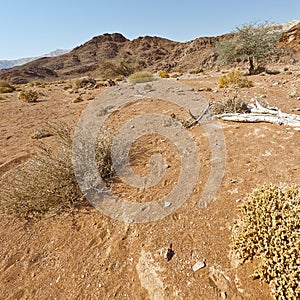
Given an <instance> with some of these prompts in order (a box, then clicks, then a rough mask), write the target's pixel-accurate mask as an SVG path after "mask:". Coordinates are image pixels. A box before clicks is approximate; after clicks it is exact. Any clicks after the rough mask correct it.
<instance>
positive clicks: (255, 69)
mask: <svg viewBox="0 0 300 300" xmlns="http://www.w3.org/2000/svg"><path fill="white" fill-rule="evenodd" d="M248 60H249V65H250V68H249V75H257V74H260V73H262V72H265V71H266V68H265V67H262V66H260V65H259V62H258V59H255V58H254V57H252V56H249V58H248Z"/></svg>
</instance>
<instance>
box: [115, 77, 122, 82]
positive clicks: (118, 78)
mask: <svg viewBox="0 0 300 300" xmlns="http://www.w3.org/2000/svg"><path fill="white" fill-rule="evenodd" d="M120 81H123V78H121V77H116V78H115V79H114V82H120Z"/></svg>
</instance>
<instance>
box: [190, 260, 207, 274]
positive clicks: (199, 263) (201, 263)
mask: <svg viewBox="0 0 300 300" xmlns="http://www.w3.org/2000/svg"><path fill="white" fill-rule="evenodd" d="M205 266H206V264H205V260H202V261H197V262H196V263H195V264H194V265H193V268H192V269H193V271H194V272H197V271H198V270H200V269H202V268H204V267H205Z"/></svg>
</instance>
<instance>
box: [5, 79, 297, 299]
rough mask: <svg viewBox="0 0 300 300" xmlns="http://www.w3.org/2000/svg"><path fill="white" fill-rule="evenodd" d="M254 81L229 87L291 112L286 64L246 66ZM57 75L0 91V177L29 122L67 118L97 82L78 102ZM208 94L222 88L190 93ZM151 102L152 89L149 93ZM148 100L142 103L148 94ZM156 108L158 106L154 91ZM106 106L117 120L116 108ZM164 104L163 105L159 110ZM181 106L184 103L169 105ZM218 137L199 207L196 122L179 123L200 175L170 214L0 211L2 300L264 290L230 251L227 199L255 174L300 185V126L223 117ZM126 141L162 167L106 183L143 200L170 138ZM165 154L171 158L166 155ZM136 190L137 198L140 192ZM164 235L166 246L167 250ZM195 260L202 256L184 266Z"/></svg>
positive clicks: (75, 115) (232, 212)
mask: <svg viewBox="0 0 300 300" xmlns="http://www.w3.org/2000/svg"><path fill="white" fill-rule="evenodd" d="M219 76H220V74H215V73H214V74H208V75H201V76H198V77H195V78H194V77H193V78H190V79H186V80H182V81H181V82H182V83H184V84H185V85H188V86H191V87H193V88H194V89H195V91H197V90H198V89H201V88H203V87H211V88H212V89H213V90H215V89H216V88H217V80H218V77H219ZM251 79H252V80H253V81H254V84H255V86H254V87H253V88H250V89H239V90H238V93H239V97H241V98H242V99H243V100H247V101H250V99H252V98H253V97H254V96H257V97H260V96H262V95H265V96H263V97H266V98H263V99H266V100H267V101H268V102H269V104H270V105H272V106H278V107H279V108H281V110H282V111H284V112H287V113H296V114H300V112H299V108H300V101H299V100H297V99H295V98H289V97H288V86H289V83H290V82H291V81H294V80H296V76H295V74H279V75H266V76H254V77H251ZM63 87H64V84H63V83H62V84H51V85H49V86H46V88H39V90H40V91H41V92H42V93H43V94H44V96H43V97H41V99H42V101H40V102H37V103H35V104H28V103H23V102H21V101H19V100H18V99H17V92H15V93H13V94H8V95H5V96H2V95H1V97H2V98H1V100H0V114H1V118H0V132H1V135H0V141H1V148H0V151H1V152H0V154H1V155H0V176H1V175H3V174H4V173H5V172H6V171H8V170H9V169H11V168H13V167H14V166H16V165H18V164H20V163H21V162H23V161H26V160H27V159H28V158H29V157H30V156H31V155H33V154H34V153H35V146H34V140H33V139H32V138H31V135H32V133H33V132H34V130H36V129H38V128H41V127H42V126H43V124H44V123H45V122H47V121H51V120H57V119H58V120H63V121H65V122H67V123H68V124H70V126H72V127H74V126H75V124H76V122H77V121H78V119H79V117H80V114H81V112H82V111H83V110H84V108H85V107H86V106H87V105H88V104H89V103H90V101H89V100H87V99H90V98H92V97H94V96H96V95H97V94H99V93H100V92H101V90H99V89H96V90H87V91H85V94H84V95H83V96H82V97H83V99H84V101H83V102H81V103H72V99H74V98H75V97H76V95H74V94H69V93H68V91H65V90H64V89H63ZM234 93H235V91H234V90H227V92H226V95H227V96H230V95H233V94H234ZM199 95H201V97H203V98H205V99H206V100H207V101H211V100H221V99H222V98H223V97H224V91H218V92H205V91H202V92H199ZM153 101H154V102H155V99H154V100H153ZM153 101H152V103H153ZM138 102H139V104H138V105H137V106H136V107H134V106H132V107H129V108H128V107H127V108H125V110H126V109H127V110H128V109H129V110H130V109H131V110H132V111H133V112H134V113H133V114H135V113H136V114H139V113H141V112H143V111H147V110H149V108H151V104H149V102H147V101H138ZM154 106H155V108H156V109H157V110H158V111H160V110H161V111H163V110H166V107H165V106H164V104H163V103H160V102H155V105H154ZM121 112H122V110H120V113H116V114H114V115H113V118H115V121H119V122H123V121H124V120H125V119H126V114H124V112H123V114H122V113H121ZM167 113H168V111H167ZM176 113H177V114H178V115H179V116H181V117H183V118H184V117H187V112H183V111H178V112H176ZM222 125H223V133H224V136H225V141H226V150H227V160H226V169H225V175H224V178H223V181H222V184H221V186H220V188H219V190H218V193H217V195H216V197H215V199H214V201H213V202H212V203H210V204H209V205H208V207H206V208H199V205H198V203H199V199H200V195H201V192H202V190H203V187H204V184H205V182H206V180H207V177H208V173H209V170H210V155H211V154H210V151H209V149H208V141H207V139H206V137H205V135H204V134H203V129H202V128H201V126H196V127H194V128H192V129H190V132H191V134H192V135H193V137H194V140H195V141H196V142H197V145H198V147H199V159H200V162H201V172H200V174H199V182H198V183H197V185H196V187H195V189H194V191H193V193H192V194H191V196H190V197H189V199H188V200H187V201H186V203H185V204H184V205H183V206H182V207H181V208H180V209H178V210H177V211H176V212H175V213H174V214H172V215H170V216H167V217H165V218H164V219H162V220H159V221H157V222H152V223H147V224H125V223H123V222H121V221H115V220H113V219H111V218H109V217H106V216H104V215H103V214H101V213H100V212H99V211H98V210H96V209H89V208H82V209H78V210H77V209H76V210H74V211H73V212H72V213H68V214H67V213H64V214H61V215H56V216H46V217H43V218H41V219H40V220H36V221H24V220H19V219H15V218H11V217H9V216H6V215H3V214H1V219H0V233H1V234H0V257H1V261H0V279H1V280H0V298H1V299H113V298H116V299H119V298H122V299H205V300H210V299H225V298H227V299H236V300H237V299H261V300H267V299H271V296H270V290H269V287H268V286H267V285H266V284H263V283H261V282H259V281H257V280H252V279H249V277H248V276H249V275H250V274H251V272H252V271H253V268H254V266H255V264H257V262H256V261H254V262H249V263H246V264H245V265H243V266H240V265H238V264H237V261H236V260H235V259H234V258H233V256H232V255H231V252H230V236H231V230H232V226H233V224H234V222H235V220H236V219H237V217H238V211H237V207H238V204H239V203H240V202H241V201H243V198H244V197H245V196H246V194H247V193H249V192H251V190H252V189H253V188H254V187H255V186H256V185H257V184H263V183H271V182H272V183H281V182H285V183H298V184H300V176H299V173H300V150H299V149H300V132H298V131H295V130H293V129H291V128H287V127H283V126H278V125H272V124H265V123H261V124H240V123H230V122H229V123H225V122H223V123H222ZM135 146H136V147H137V149H142V152H143V153H145V154H149V155H151V154H152V153H154V152H155V151H156V150H157V151H158V152H160V153H162V154H164V155H165V156H166V158H167V162H168V164H170V165H171V168H170V169H168V170H167V172H166V176H165V178H164V179H163V182H160V183H159V185H158V186H157V187H153V188H151V189H150V191H146V192H145V193H146V194H143V193H141V191H137V190H135V189H132V188H130V187H126V185H124V184H123V183H116V184H115V185H114V186H113V190H114V191H115V192H116V193H118V194H121V195H122V196H125V197H127V198H128V200H130V201H137V202H139V201H144V200H145V199H146V200H145V201H149V200H151V199H152V198H151V197H153V195H154V197H156V195H162V194H163V193H168V192H169V187H170V185H171V184H173V183H174V182H175V183H176V180H177V176H178V172H179V170H180V161H178V160H176V149H174V146H173V145H172V144H170V143H168V142H166V143H163V145H162V143H161V140H160V139H158V138H155V137H154V138H153V137H151V136H148V137H144V138H143V139H141V140H139V141H138V142H137V143H136V145H135ZM174 158H175V159H174ZM134 163H135V164H134V170H135V171H136V172H137V173H138V174H145V172H147V168H149V165H148V161H147V160H145V159H144V158H143V157H142V158H140V159H138V160H136V161H135V162H134ZM141 199H142V200H141ZM170 243H172V246H173V250H174V252H175V255H174V256H173V257H172V259H171V260H170V261H167V260H166V251H167V249H168V247H169V245H170ZM203 260H205V267H204V268H202V269H200V270H198V271H196V272H194V271H193V269H192V267H193V266H194V265H195V264H196V263H197V262H199V261H200V262H202V261H203Z"/></svg>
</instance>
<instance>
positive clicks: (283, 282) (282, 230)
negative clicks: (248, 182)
mask: <svg viewBox="0 0 300 300" xmlns="http://www.w3.org/2000/svg"><path fill="white" fill-rule="evenodd" d="M240 211H241V213H242V216H241V220H240V221H239V222H237V223H236V225H235V228H234V233H233V241H232V247H233V250H234V251H235V252H236V253H237V255H238V257H239V259H240V260H241V262H242V263H243V262H245V261H247V260H251V259H253V258H258V259H260V260H261V264H260V265H259V266H258V268H257V269H256V270H255V273H254V274H253V275H252V277H253V278H257V279H260V280H262V281H265V282H267V283H268V284H270V287H271V290H272V293H273V296H274V297H275V299H287V300H292V299H293V300H294V299H300V289H299V279H300V261H299V259H300V257H299V249H300V218H299V216H300V185H291V186H286V187H283V186H276V185H263V186H259V187H257V188H256V189H255V190H254V191H253V192H252V193H251V194H250V195H248V198H247V200H246V201H245V203H243V204H242V205H241V207H240Z"/></svg>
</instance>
